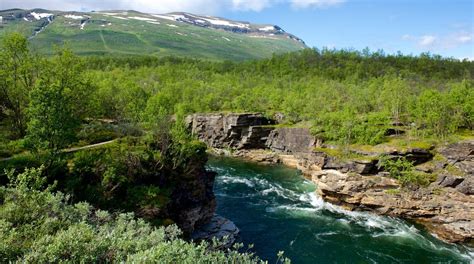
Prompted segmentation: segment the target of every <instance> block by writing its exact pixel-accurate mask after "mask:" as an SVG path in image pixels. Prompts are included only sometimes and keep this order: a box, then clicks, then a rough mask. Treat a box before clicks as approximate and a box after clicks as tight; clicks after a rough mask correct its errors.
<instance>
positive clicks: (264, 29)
mask: <svg viewBox="0 0 474 264" xmlns="http://www.w3.org/2000/svg"><path fill="white" fill-rule="evenodd" d="M258 30H260V31H273V30H275V27H274V26H268V27H263V28H259V29H258Z"/></svg>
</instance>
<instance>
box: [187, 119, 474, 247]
mask: <svg viewBox="0 0 474 264" xmlns="http://www.w3.org/2000/svg"><path fill="white" fill-rule="evenodd" d="M187 123H188V126H189V129H190V130H191V131H192V133H193V134H194V135H195V136H197V137H198V138H199V139H200V140H202V141H203V142H205V143H206V144H207V145H208V146H209V147H210V149H211V150H212V151H213V152H214V153H216V154H225V155H230V156H234V157H240V158H244V159H247V160H251V161H256V162H261V163H282V164H285V165H287V166H291V167H294V168H297V169H299V170H301V171H302V172H303V174H304V175H305V176H306V177H308V178H310V179H311V180H312V181H313V182H315V183H316V184H317V186H318V193H319V194H320V195H321V196H322V197H323V198H324V199H325V200H326V201H328V202H331V203H334V204H337V205H340V206H343V207H345V208H347V209H349V210H361V211H371V212H374V213H378V214H383V215H390V216H396V217H402V218H405V219H412V220H415V221H417V222H418V223H421V224H423V225H424V226H425V227H426V228H427V229H428V230H430V231H431V232H433V233H435V234H437V235H438V236H439V237H440V238H442V239H444V240H446V241H449V242H465V243H472V241H473V238H474V196H473V195H474V176H473V168H474V142H473V141H465V142H460V143H456V144H452V145H449V146H445V147H443V148H441V149H432V148H429V149H423V148H408V149H402V150H399V149H390V150H387V151H386V152H385V153H383V155H384V156H385V157H389V158H391V159H398V158H401V157H404V158H406V159H407V160H409V161H411V162H412V163H413V164H415V165H417V166H416V170H419V171H423V172H426V173H431V174H438V173H439V175H437V179H436V181H434V182H432V183H431V184H430V185H429V186H427V187H422V188H421V187H416V188H401V186H400V184H399V183H398V181H397V180H395V179H393V178H390V177H388V176H389V174H388V172H385V171H384V169H383V167H382V166H381V165H380V161H379V157H380V155H378V156H374V155H373V154H372V153H363V152H360V153H357V158H341V157H337V156H334V155H329V154H328V153H327V152H324V151H321V150H322V149H321V148H320V147H321V146H322V141H321V140H319V139H317V138H316V137H314V136H313V135H311V133H310V130H309V129H308V128H298V127H296V128H293V127H280V126H278V125H274V124H275V123H276V122H275V121H274V120H271V119H269V118H266V117H264V116H263V115H261V114H258V113H250V114H249V113H246V114H195V115H192V116H189V117H188V118H187ZM435 153H437V154H438V155H441V156H442V159H437V160H434V159H433V157H434V155H435ZM452 168H455V170H456V171H461V172H462V173H452V171H453V170H454V169H452Z"/></svg>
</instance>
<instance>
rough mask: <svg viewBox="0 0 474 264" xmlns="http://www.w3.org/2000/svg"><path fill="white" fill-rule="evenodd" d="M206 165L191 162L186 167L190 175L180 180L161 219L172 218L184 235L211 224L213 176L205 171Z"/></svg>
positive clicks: (214, 200) (214, 208)
mask: <svg viewBox="0 0 474 264" xmlns="http://www.w3.org/2000/svg"><path fill="white" fill-rule="evenodd" d="M206 162H207V159H203V160H192V161H190V162H189V163H188V164H187V169H188V170H189V173H187V174H186V175H183V176H182V177H180V178H179V182H177V183H176V184H175V187H174V188H173V190H172V193H171V197H170V198H171V199H170V202H169V203H168V204H167V206H166V209H165V212H163V217H165V218H170V219H172V220H173V221H174V222H175V223H176V224H177V225H178V226H179V227H180V229H181V230H182V231H183V232H184V233H185V234H186V235H190V234H191V233H192V232H193V231H194V230H195V229H196V228H197V227H199V226H201V225H204V224H206V223H208V222H209V221H211V219H212V217H213V216H214V213H215V211H216V198H215V195H214V181H215V176H216V173H215V172H212V171H208V170H207V169H206V167H205V165H206Z"/></svg>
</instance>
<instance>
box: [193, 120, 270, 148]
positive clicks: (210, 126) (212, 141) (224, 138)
mask: <svg viewBox="0 0 474 264" xmlns="http://www.w3.org/2000/svg"><path fill="white" fill-rule="evenodd" d="M186 123H187V125H188V127H189V128H190V130H191V132H192V134H193V135H196V136H197V137H198V138H199V139H200V140H201V141H203V142H205V143H206V144H207V145H208V146H210V147H214V148H233V149H258V148H265V143H266V141H267V137H268V135H269V134H270V132H271V131H272V130H273V128H271V127H267V125H272V124H274V121H273V120H270V119H268V118H266V117H264V116H263V115H261V114H206V115H201V114H195V115H191V116H188V117H187V118H186Z"/></svg>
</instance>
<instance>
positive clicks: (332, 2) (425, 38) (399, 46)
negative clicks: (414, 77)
mask: <svg viewBox="0 0 474 264" xmlns="http://www.w3.org/2000/svg"><path fill="white" fill-rule="evenodd" d="M14 7H19V8H28V9H29V8H37V7H39V8H45V9H53V10H66V11H91V10H118V9H120V10H124V9H125V10H137V11H141V12H146V13H167V12H174V11H184V12H191V13H196V14H202V15H214V16H220V17H224V18H229V19H234V20H240V21H248V22H252V23H264V24H275V25H279V26H280V27H282V28H283V29H285V30H286V31H287V32H290V33H292V34H294V35H296V36H298V37H300V38H302V39H303V40H304V41H305V42H306V44H307V45H308V46H310V47H316V48H324V47H326V48H336V49H343V48H344V49H356V50H362V49H364V48H366V47H368V48H369V49H370V50H373V51H375V50H379V49H383V50H384V51H385V52H386V53H397V52H399V51H400V52H402V53H403V54H412V55H418V54H420V53H421V52H430V53H432V54H440V55H442V56H445V57H454V58H458V59H464V58H468V59H470V60H474V0H219V1H215V0H0V9H8V8H14Z"/></svg>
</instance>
